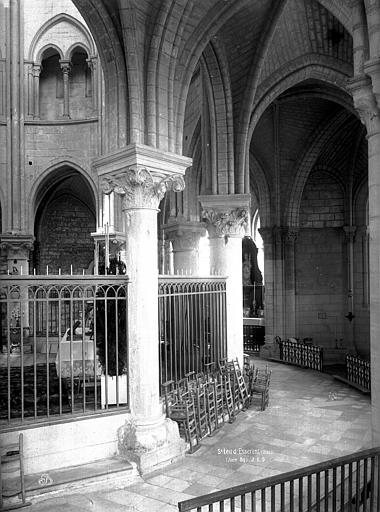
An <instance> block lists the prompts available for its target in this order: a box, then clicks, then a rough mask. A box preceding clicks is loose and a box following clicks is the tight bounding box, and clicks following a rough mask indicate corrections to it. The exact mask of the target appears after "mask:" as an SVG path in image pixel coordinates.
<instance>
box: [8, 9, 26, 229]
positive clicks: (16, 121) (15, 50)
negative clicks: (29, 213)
mask: <svg viewBox="0 0 380 512" xmlns="http://www.w3.org/2000/svg"><path fill="white" fill-rule="evenodd" d="M21 9H22V7H21V2H20V0H10V2H9V24H10V27H9V33H10V34H11V40H10V41H9V46H10V50H9V57H10V62H9V88H10V90H9V99H10V109H9V114H10V116H9V121H8V136H9V140H10V146H9V148H10V153H9V154H8V158H7V159H8V162H7V169H8V172H9V176H8V179H7V180H6V183H8V197H9V204H10V207H9V213H10V215H9V226H7V227H6V228H5V229H4V231H7V232H12V233H13V232H15V233H20V232H21V231H22V228H23V221H24V218H23V213H24V212H23V210H24V201H23V185H24V183H23V171H24V165H23V163H24V162H23V158H22V157H21V155H22V154H23V152H22V148H23V143H24V123H23V120H24V101H23V87H21V86H20V85H21V84H22V85H23V84H24V76H23V71H24V70H23V66H24V62H23V48H22V28H21V26H20V24H21V22H20V20H21V19H22V15H21Z"/></svg>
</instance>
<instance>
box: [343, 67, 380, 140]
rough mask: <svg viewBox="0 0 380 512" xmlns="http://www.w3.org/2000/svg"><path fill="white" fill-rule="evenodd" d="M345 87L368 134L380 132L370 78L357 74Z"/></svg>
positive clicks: (378, 117) (379, 113)
mask: <svg viewBox="0 0 380 512" xmlns="http://www.w3.org/2000/svg"><path fill="white" fill-rule="evenodd" d="M347 88H348V90H349V91H350V92H351V94H352V97H353V100H354V106H355V108H356V110H357V112H358V114H359V117H360V120H361V122H362V123H363V124H364V125H365V126H366V128H367V132H368V136H371V135H375V134H377V133H380V111H379V106H378V103H377V99H376V95H375V94H374V92H373V88H372V82H371V79H370V78H369V77H368V76H366V75H357V76H356V77H354V78H352V79H351V80H350V81H349V83H348V86H347Z"/></svg>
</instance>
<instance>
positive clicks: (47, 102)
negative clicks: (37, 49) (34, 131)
mask: <svg viewBox="0 0 380 512" xmlns="http://www.w3.org/2000/svg"><path fill="white" fill-rule="evenodd" d="M39 81H40V84H39V115H40V118H41V119H46V120H52V119H58V118H60V117H62V115H63V74H62V69H61V64H60V55H59V54H58V52H57V51H56V50H55V49H54V48H49V49H47V50H45V52H44V54H43V57H42V59H41V71H40V76H39Z"/></svg>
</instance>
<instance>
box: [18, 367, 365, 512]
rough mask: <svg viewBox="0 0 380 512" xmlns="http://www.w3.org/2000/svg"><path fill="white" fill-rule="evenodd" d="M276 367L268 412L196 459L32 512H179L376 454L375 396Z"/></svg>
mask: <svg viewBox="0 0 380 512" xmlns="http://www.w3.org/2000/svg"><path fill="white" fill-rule="evenodd" d="M264 365H265V363H264V361H260V360H257V366H258V367H263V366H264ZM269 367H270V368H271V369H272V381H271V393H270V405H269V408H268V409H267V410H266V411H264V412H261V411H260V410H259V407H258V405H252V407H251V408H250V409H248V410H247V411H246V412H241V413H240V414H239V415H238V416H237V419H236V421H235V422H234V423H233V424H225V425H224V426H223V428H222V429H221V430H220V431H219V432H218V433H217V434H215V435H214V436H213V437H209V438H206V439H204V440H202V443H201V444H202V446H201V448H200V449H199V450H198V451H197V452H195V453H194V454H192V455H186V456H185V458H184V459H183V460H181V461H180V462H177V463H174V464H171V465H169V466H167V467H165V468H163V469H161V470H159V471H155V472H153V473H150V474H148V475H145V476H144V477H143V478H141V479H140V480H139V481H138V482H136V483H134V484H133V485H130V486H128V487H126V488H125V489H122V490H110V489H106V490H100V489H96V488H95V489H94V488H93V489H90V488H87V489H83V491H81V492H79V493H72V494H67V495H64V496H60V497H55V498H54V497H49V498H47V499H45V500H44V501H40V502H37V503H34V504H33V505H32V506H31V507H29V508H28V509H27V510H29V511H30V512H48V511H49V512H61V511H62V512H66V511H76V512H82V511H95V512H103V511H104V512H118V511H124V512H126V511H141V512H147V511H149V512H155V511H164V512H165V511H168V512H171V511H173V512H174V511H176V510H178V508H177V503H178V501H182V500H186V499H189V498H192V497H195V496H198V495H201V494H205V493H209V492H213V491H215V490H221V489H225V488H227V487H231V486H233V485H239V484H242V483H244V482H250V481H254V480H257V479H260V478H263V477H267V476H271V475H275V474H278V473H283V472H286V471H290V470H293V469H296V468H300V467H303V466H307V465H310V464H314V463H317V462H320V461H323V460H327V459H330V458H334V457H339V456H341V455H345V454H349V453H353V452H355V451H358V450H360V449H362V448H367V447H370V445H371V436H370V417H371V416H370V398H369V397H368V396H365V395H361V394H360V393H359V392H358V391H356V390H354V389H353V388H350V387H348V386H346V385H345V384H343V383H340V382H338V381H336V380H334V379H333V377H331V376H329V375H326V374H321V373H318V372H315V371H312V370H305V369H301V368H296V367H291V366H287V365H282V364H278V363H273V362H270V363H269ZM234 449H236V454H234V453H233V450H234ZM239 451H240V454H239ZM243 452H244V454H243Z"/></svg>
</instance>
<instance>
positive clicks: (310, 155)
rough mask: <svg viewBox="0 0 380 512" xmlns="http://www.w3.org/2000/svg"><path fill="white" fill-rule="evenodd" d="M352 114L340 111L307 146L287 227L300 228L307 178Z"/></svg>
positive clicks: (295, 184)
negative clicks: (321, 153) (333, 137)
mask: <svg viewBox="0 0 380 512" xmlns="http://www.w3.org/2000/svg"><path fill="white" fill-rule="evenodd" d="M350 115H351V113H350V112H349V111H347V110H343V111H340V112H339V113H338V114H336V115H335V116H334V118H333V119H329V120H328V121H327V122H326V123H325V124H324V125H323V126H322V127H321V128H320V129H319V130H318V133H317V134H312V141H311V142H310V144H309V145H307V147H306V150H305V151H304V153H303V155H302V156H301V158H300V160H299V163H298V165H296V168H297V172H296V177H295V179H294V182H293V186H292V190H291V193H290V197H289V201H288V205H287V207H286V209H285V225H286V226H289V227H298V224H299V209H300V204H301V199H302V192H303V189H304V187H305V183H306V181H307V178H308V176H309V174H310V172H311V170H312V169H313V167H314V164H315V162H316V161H317V158H318V156H319V153H320V151H321V149H322V148H323V146H324V145H325V144H326V143H327V142H328V140H329V139H331V137H332V136H333V134H334V133H336V132H337V131H338V130H339V129H341V128H342V126H344V124H345V123H346V121H347V120H348V118H349V117H350Z"/></svg>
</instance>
